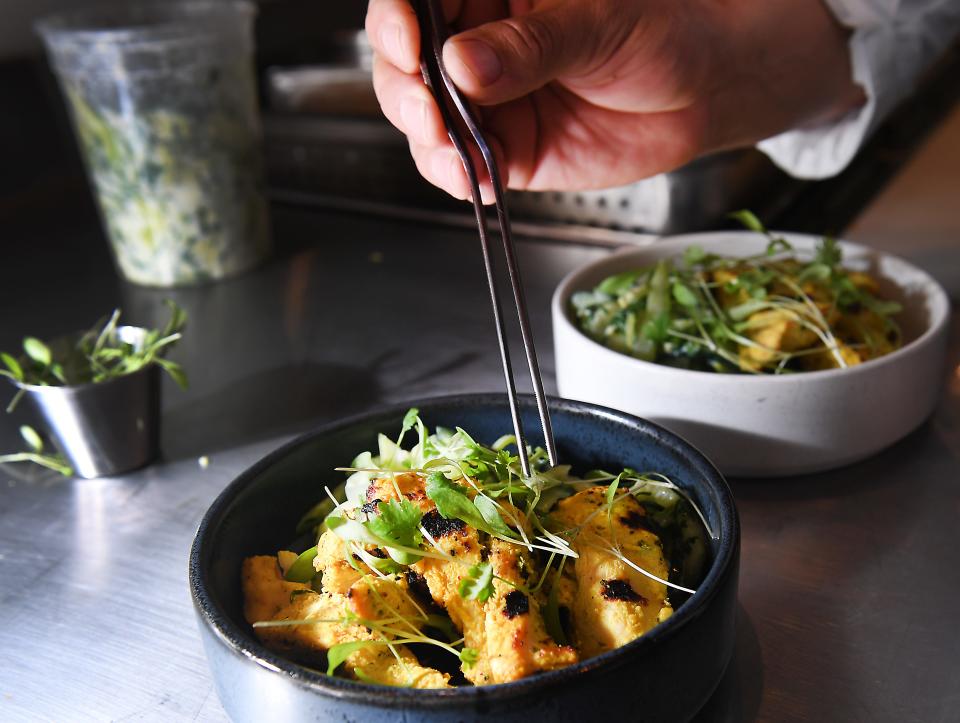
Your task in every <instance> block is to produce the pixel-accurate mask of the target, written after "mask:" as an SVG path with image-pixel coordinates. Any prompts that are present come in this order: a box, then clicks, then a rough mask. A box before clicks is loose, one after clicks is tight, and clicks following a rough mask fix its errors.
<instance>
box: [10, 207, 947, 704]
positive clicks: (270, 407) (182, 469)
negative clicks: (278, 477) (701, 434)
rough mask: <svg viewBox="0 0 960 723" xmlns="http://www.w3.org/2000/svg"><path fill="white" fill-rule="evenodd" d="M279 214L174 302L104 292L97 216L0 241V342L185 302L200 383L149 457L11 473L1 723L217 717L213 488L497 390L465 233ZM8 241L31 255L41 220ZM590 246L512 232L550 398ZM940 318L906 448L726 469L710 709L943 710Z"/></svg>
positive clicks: (181, 395)
mask: <svg viewBox="0 0 960 723" xmlns="http://www.w3.org/2000/svg"><path fill="white" fill-rule="evenodd" d="M67 225H69V224H67ZM275 226H276V229H277V232H276V235H277V238H278V239H279V240H280V241H281V242H282V243H281V246H282V248H281V250H280V253H279V254H278V257H277V258H276V259H275V260H274V261H273V262H271V263H270V264H269V265H267V266H266V267H264V268H262V269H260V270H258V271H256V272H254V273H251V274H248V275H246V276H243V277H241V278H237V279H234V280H231V281H227V282H223V283H220V284H216V285H211V286H208V287H203V288H198V289H191V290H182V291H177V292H175V293H165V292H163V291H157V290H149V289H138V288H134V287H129V286H125V285H122V284H120V283H119V282H117V281H116V280H115V277H114V274H113V270H112V268H111V266H110V264H109V260H108V259H107V258H106V256H105V254H104V253H103V251H102V247H103V246H104V244H103V241H102V239H101V237H100V235H99V233H98V232H97V231H96V228H95V224H93V223H92V220H91V219H90V218H89V217H85V219H84V221H83V223H82V224H80V225H79V228H80V230H79V231H78V230H77V227H74V226H70V228H69V230H68V231H65V233H68V234H69V237H70V240H71V243H70V244H64V245H63V247H62V249H61V251H60V252H58V253H57V254H51V255H48V256H47V257H45V259H44V262H43V265H40V262H39V260H38V258H37V256H36V254H35V253H31V252H30V251H29V250H23V249H22V248H21V250H20V251H19V252H18V251H17V250H16V245H14V244H11V248H12V249H14V250H13V251H11V252H10V254H9V255H8V256H7V257H6V261H5V262H4V264H3V265H2V266H0V310H2V325H0V349H12V348H15V347H16V345H17V344H18V343H19V339H20V337H22V336H23V335H24V334H27V333H31V334H35V335H39V336H53V335H56V334H59V333H63V332H67V331H69V330H71V328H73V327H77V326H81V325H83V324H86V323H89V322H90V321H92V320H93V319H94V318H96V317H97V316H98V315H100V314H103V313H106V312H108V311H109V309H110V308H111V305H115V304H119V305H121V306H123V308H124V309H125V311H126V312H127V315H128V319H129V320H130V321H132V322H141V323H143V322H153V323H156V322H158V321H159V320H161V319H162V318H163V314H162V313H161V312H159V311H158V309H159V308H160V307H161V304H160V301H161V299H163V298H165V297H167V296H170V297H173V298H175V299H176V300H177V301H178V303H180V304H181V305H182V306H184V307H185V308H186V309H187V311H188V312H189V313H190V327H189V329H188V334H187V337H186V338H185V340H184V342H183V343H182V345H181V346H180V347H179V348H178V349H177V351H176V353H175V357H176V358H177V359H179V360H180V361H182V362H183V364H184V365H185V367H186V368H187V369H188V371H189V372H190V375H191V388H190V390H189V391H188V392H181V391H179V390H178V389H176V388H175V387H174V386H173V385H172V384H169V383H166V382H165V387H164V419H163V422H164V434H163V448H164V453H165V458H164V460H163V461H162V462H160V463H158V464H156V465H154V466H152V467H149V468H147V469H145V470H142V471H140V472H137V473H133V474H129V475H126V476H123V477H118V478H113V479H102V480H93V481H86V480H64V479H61V478H57V477H56V476H55V475H51V474H49V473H42V472H40V473H38V472H36V471H29V472H27V471H25V470H22V469H11V468H10V467H9V466H7V467H6V468H3V469H0V651H2V654H0V720H4V721H16V720H38V719H39V720H58V721H65V720H87V719H92V720H181V719H188V720H203V721H221V720H224V719H225V714H224V712H223V710H222V708H221V707H220V704H219V702H218V700H217V697H216V694H215V693H214V692H213V688H212V684H211V680H210V677H209V675H208V672H207V668H206V661H205V659H204V656H203V652H202V650H201V647H200V642H199V638H198V636H197V632H196V627H195V622H194V617H193V611H192V608H191V602H190V596H189V591H188V587H187V554H188V549H189V546H190V543H191V540H192V537H193V534H194V531H195V530H196V527H197V525H198V523H199V521H200V518H201V516H202V515H203V513H204V511H205V510H206V508H207V506H208V505H209V504H210V502H211V501H212V500H213V498H214V497H215V496H216V495H217V494H218V492H219V491H220V490H221V489H222V488H223V487H224V486H225V485H226V484H227V483H228V482H229V481H230V480H231V479H232V478H233V477H234V476H235V475H236V474H237V473H239V472H240V471H241V470H243V469H244V468H246V467H247V466H248V465H250V464H251V463H253V462H254V461H255V460H257V459H258V458H259V457H261V456H262V455H264V454H265V453H266V452H268V451H269V450H271V449H272V448H274V447H276V446H277V445H279V444H280V443H281V442H283V441H285V440H286V439H289V438H290V437H291V436H292V435H293V434H295V433H298V432H301V431H305V430H307V429H310V428H311V427H314V426H316V425H318V424H320V423H322V422H325V421H328V420H332V419H336V418H338V417H342V416H344V415H346V414H350V413H354V412H358V411H362V410H365V409H370V408H374V407H376V406H378V405H381V404H383V403H385V402H392V401H399V400H406V399H415V398H417V397H424V396H429V395H435V394H442V393H449V392H462V391H491V390H493V391H498V390H499V389H500V383H501V378H500V372H499V369H498V362H497V351H496V342H495V337H494V334H493V330H492V326H491V323H490V320H489V313H488V308H487V299H486V298H485V290H484V281H483V277H482V271H481V266H480V259H479V250H478V248H477V244H476V242H475V240H474V236H473V235H472V234H470V233H468V232H462V231H452V230H449V229H433V228H428V227H425V226H418V225H413V224H403V223H396V222H388V221H384V220H378V219H373V218H363V217H359V216H350V215H345V214H344V215H338V214H330V213H318V212H307V211H297V210H291V209H277V210H276V213H275ZM16 233H19V234H20V235H19V236H17V238H16V239H14V240H15V241H17V242H19V246H21V247H22V246H23V244H24V243H27V242H31V241H32V240H35V241H37V242H38V243H39V241H40V240H41V237H42V236H43V233H47V232H41V231H38V230H37V229H36V228H31V229H30V230H29V231H22V232H20V231H15V235H16ZM50 233H52V232H50ZM605 253H607V251H604V250H602V249H597V248H585V247H576V246H570V245H562V244H556V243H535V242H524V243H522V245H521V250H520V258H521V263H522V265H523V268H524V270H525V271H526V281H527V293H528V297H529V302H530V309H531V314H532V317H533V318H532V321H533V326H534V331H535V334H536V338H537V339H538V342H539V349H540V353H541V358H542V365H543V370H544V376H545V380H546V382H547V385H548V390H549V391H553V390H554V389H555V387H554V385H553V354H552V349H551V344H550V328H549V313H548V311H549V309H548V301H549V298H550V294H551V292H552V290H553V287H554V286H555V285H556V283H557V282H558V281H559V280H560V278H561V277H562V276H563V275H564V274H565V273H566V272H567V271H569V270H570V269H572V268H574V267H575V266H577V265H579V264H582V263H585V262H587V261H589V260H591V259H594V258H597V257H598V256H601V255H603V254H605ZM907 256H909V254H907ZM944 258H946V257H944ZM952 292H953V294H954V298H957V296H958V293H957V292H958V290H957V289H953V290H952ZM951 334H952V336H951V347H950V358H949V369H950V377H949V379H948V380H947V381H946V384H945V387H944V392H943V398H942V402H941V404H940V406H939V407H938V409H937V411H936V413H935V415H934V417H933V418H932V419H931V420H930V421H929V422H928V423H926V424H925V425H924V426H923V427H922V428H920V429H919V430H918V431H916V432H915V433H914V434H912V435H910V436H909V437H908V438H907V439H905V440H903V441H902V442H900V443H899V444H897V445H895V446H894V447H892V448H891V449H889V450H887V451H885V452H883V453H882V454H880V455H878V456H877V457H874V458H873V459H870V460H868V461H865V462H863V463H860V464H857V465H854V466H851V467H848V468H846V469H842V470H838V471H835V472H830V473H825V474H819V475H813V476H808V477H804V478H795V479H787V480H756V481H738V480H734V481H733V482H732V486H733V488H734V492H735V494H736V496H737V499H738V503H739V509H740V514H741V517H742V522H743V553H742V570H741V586H740V604H741V610H740V613H741V614H740V619H739V627H738V640H737V648H736V653H735V658H734V660H733V663H732V664H731V666H730V669H729V671H728V674H727V676H726V678H725V679H724V681H723V682H722V684H721V687H720V689H719V691H718V693H717V694H716V695H715V696H714V699H713V700H712V701H711V702H710V703H709V704H708V706H707V708H706V709H705V710H704V711H703V712H702V714H701V716H700V718H701V719H702V720H731V721H735V720H736V721H738V720H754V719H760V720H771V721H785V720H797V719H804V720H817V721H828V720H836V721H854V720H862V721H881V720H889V721H912V720H916V721H948V720H955V719H956V711H957V706H958V704H960V693H958V691H960V625H958V619H957V612H956V611H957V602H956V600H957V593H958V590H960V587H958V583H960V572H958V571H960V545H958V544H956V540H955V537H956V528H957V522H958V513H960V474H958V459H960V367H958V363H960V318H958V317H956V316H955V317H954V319H953V321H952V328H951ZM21 421H22V420H21V419H20V417H19V415H12V416H5V415H0V449H2V450H9V449H12V448H14V447H15V446H16V445H17V444H18V439H17V435H16V427H17V425H18V424H19V423H20V422H21ZM201 456H208V457H209V460H210V463H209V466H208V467H206V468H202V467H201V466H200V465H199V464H198V458H199V457H201Z"/></svg>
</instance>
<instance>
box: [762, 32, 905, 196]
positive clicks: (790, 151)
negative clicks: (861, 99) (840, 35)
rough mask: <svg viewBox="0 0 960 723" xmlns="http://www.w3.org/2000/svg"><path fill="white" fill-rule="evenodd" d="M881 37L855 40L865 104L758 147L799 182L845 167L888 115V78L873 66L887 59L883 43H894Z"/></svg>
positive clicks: (857, 78)
mask: <svg viewBox="0 0 960 723" xmlns="http://www.w3.org/2000/svg"><path fill="white" fill-rule="evenodd" d="M882 35H883V32H882V29H879V28H865V29H860V30H856V31H855V32H854V33H853V35H852V36H851V38H850V61H851V66H852V71H853V81H854V82H855V83H857V84H858V85H860V86H861V87H862V88H863V90H864V92H865V94H866V96H867V101H866V103H864V104H863V105H862V106H860V107H859V108H856V109H854V110H852V111H850V112H849V113H847V114H846V115H845V116H843V117H842V118H840V119H839V120H837V121H835V122H833V123H829V124H823V125H818V126H813V127H809V128H798V129H795V130H791V131H787V132H786V133H781V134H780V135H776V136H773V137H772V138H767V139H766V140H763V141H760V143H758V144H757V148H758V149H760V150H761V151H763V153H765V154H766V155H767V156H768V157H769V158H770V160H772V161H773V162H774V163H775V164H776V165H777V166H779V167H780V168H781V169H783V170H784V171H786V172H787V173H789V174H790V175H791V176H794V177H795V178H802V179H810V180H815V179H820V178H828V177H830V176H835V175H836V174H838V173H840V171H842V170H843V169H844V168H846V167H847V165H848V164H849V163H850V161H851V160H853V157H854V156H855V155H856V154H857V151H858V150H860V146H861V145H863V142H864V140H865V139H866V138H867V136H868V135H869V133H870V132H871V131H872V130H873V129H874V128H875V126H876V124H877V122H878V121H879V120H880V119H881V118H882V117H883V116H884V115H886V113H885V111H886V110H887V109H886V108H881V107H880V106H881V102H882V100H883V99H887V101H889V98H890V95H889V94H888V93H884V92H882V91H883V89H882V88H881V87H878V85H879V84H881V83H882V80H881V79H882V77H883V76H882V75H879V74H878V73H877V69H876V68H874V67H873V65H874V60H875V58H876V56H877V55H878V54H883V43H884V42H889V40H888V39H887V40H885V39H884V38H883V37H882Z"/></svg>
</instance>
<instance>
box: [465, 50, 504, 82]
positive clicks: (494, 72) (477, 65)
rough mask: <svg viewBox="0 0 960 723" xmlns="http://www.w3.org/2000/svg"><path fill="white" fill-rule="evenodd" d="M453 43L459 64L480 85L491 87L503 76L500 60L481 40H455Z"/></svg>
mask: <svg viewBox="0 0 960 723" xmlns="http://www.w3.org/2000/svg"><path fill="white" fill-rule="evenodd" d="M454 43H455V47H456V49H457V54H458V55H459V56H460V61H461V63H463V65H464V66H466V68H467V70H468V71H470V73H471V74H472V75H473V77H474V78H476V79H477V82H478V83H479V84H480V85H482V86H487V85H492V84H493V83H495V82H496V81H497V80H498V79H499V78H500V76H501V75H503V64H502V63H501V62H500V58H499V57H497V54H496V53H495V52H494V50H493V48H491V47H490V46H489V45H487V44H486V43H484V42H483V41H482V40H457V41H454Z"/></svg>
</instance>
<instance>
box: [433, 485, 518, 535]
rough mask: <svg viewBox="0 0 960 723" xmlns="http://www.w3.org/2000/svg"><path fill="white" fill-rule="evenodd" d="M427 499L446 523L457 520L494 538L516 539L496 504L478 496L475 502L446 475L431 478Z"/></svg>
mask: <svg viewBox="0 0 960 723" xmlns="http://www.w3.org/2000/svg"><path fill="white" fill-rule="evenodd" d="M426 491H427V497H429V498H430V499H431V500H433V503H434V504H435V505H436V506H437V512H439V513H440V516H441V517H443V519H445V520H449V519H452V518H456V519H458V520H463V521H464V522H466V523H467V524H468V525H470V526H471V527H474V528H476V529H478V530H483V531H484V532H487V533H490V534H491V535H505V536H508V537H512V536H513V531H512V530H511V529H510V528H509V527H507V526H506V524H505V523H504V521H503V518H502V517H500V512H499V510H497V506H496V505H495V504H494V503H493V501H492V500H490V499H488V498H486V497H483V496H482V495H477V496H476V497H475V498H474V499H473V500H471V499H470V498H469V497H468V496H467V493H466V492H465V491H464V488H463V486H462V485H459V484H457V483H455V482H451V481H450V480H448V479H447V478H446V477H445V476H444V475H443V473H442V472H434V473H433V474H432V475H430V476H429V477H427V485H426Z"/></svg>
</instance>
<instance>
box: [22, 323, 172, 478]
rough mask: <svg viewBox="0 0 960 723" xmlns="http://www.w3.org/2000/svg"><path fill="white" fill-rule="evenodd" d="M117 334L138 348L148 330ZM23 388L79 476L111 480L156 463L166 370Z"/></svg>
mask: <svg viewBox="0 0 960 723" xmlns="http://www.w3.org/2000/svg"><path fill="white" fill-rule="evenodd" d="M117 332H118V336H120V338H121V339H122V340H123V341H126V342H128V343H133V344H136V343H137V339H138V338H140V337H141V336H142V334H143V330H142V329H138V328H136V327H128V326H125V327H120V328H119V329H118V330H117ZM17 386H18V387H20V389H22V390H23V393H24V397H25V399H26V400H28V403H29V404H31V405H32V406H33V408H34V409H35V410H36V412H37V413H38V414H39V415H40V416H41V417H42V418H43V420H44V422H45V423H46V427H47V430H48V431H49V432H50V435H51V436H52V437H53V441H54V443H55V444H56V446H57V447H58V448H59V449H60V451H61V452H62V453H63V455H64V456H65V457H66V458H67V460H68V461H69V462H70V465H71V466H72V467H73V470H74V472H75V474H76V475H77V476H79V477H84V478H86V479H92V478H94V477H107V476H110V475H115V474H120V473H121V472H129V471H130V470H134V469H138V468H139V467H143V466H145V465H146V464H149V463H150V462H152V461H153V460H154V459H156V457H157V454H158V452H159V448H160V444H159V442H160V367H159V366H157V365H156V364H150V365H149V366H147V367H144V368H143V369H140V370H139V371H136V372H133V373H132V374H125V375H123V376H120V377H116V378H114V379H110V380H108V381H105V382H97V383H92V384H77V385H73V386H65V387H58V386H41V385H36V384H21V383H18V384H17Z"/></svg>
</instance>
